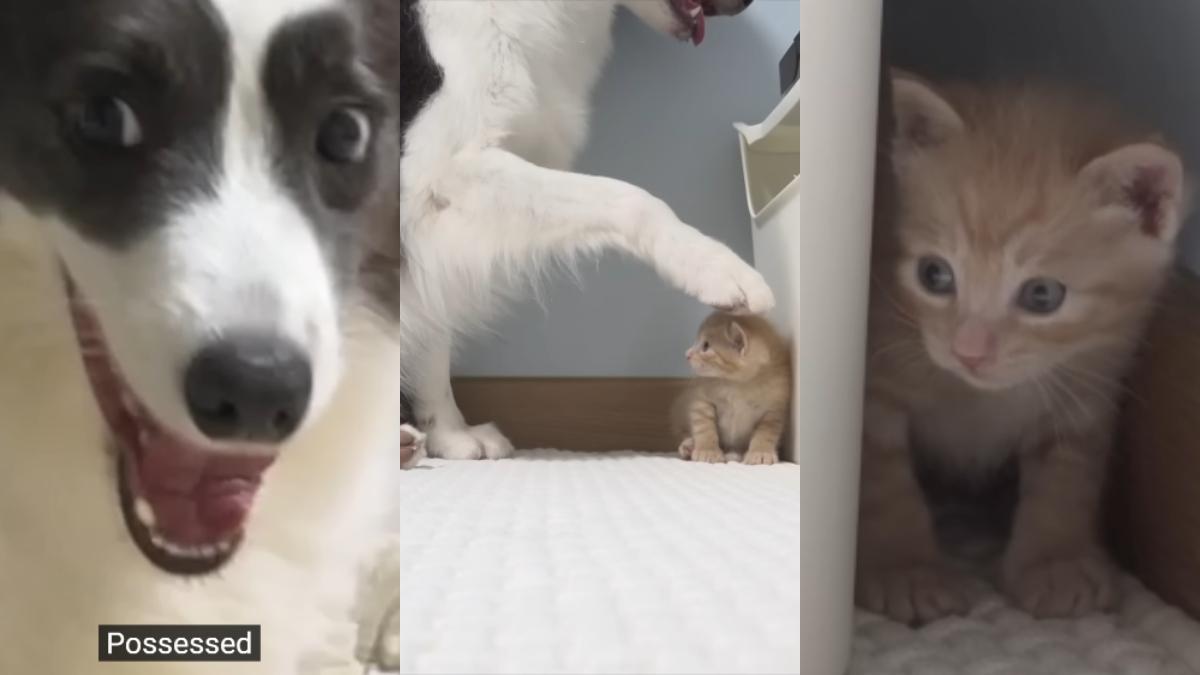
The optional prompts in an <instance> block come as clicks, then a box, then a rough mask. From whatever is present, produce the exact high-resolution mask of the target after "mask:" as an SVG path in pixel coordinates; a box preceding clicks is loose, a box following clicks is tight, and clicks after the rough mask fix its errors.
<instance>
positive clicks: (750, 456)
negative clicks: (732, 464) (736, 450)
mask: <svg viewBox="0 0 1200 675" xmlns="http://www.w3.org/2000/svg"><path fill="white" fill-rule="evenodd" d="M778 461H779V453H777V452H775V451H774V450H750V451H749V452H747V453H746V456H745V457H742V464H775V463H776V462H778Z"/></svg>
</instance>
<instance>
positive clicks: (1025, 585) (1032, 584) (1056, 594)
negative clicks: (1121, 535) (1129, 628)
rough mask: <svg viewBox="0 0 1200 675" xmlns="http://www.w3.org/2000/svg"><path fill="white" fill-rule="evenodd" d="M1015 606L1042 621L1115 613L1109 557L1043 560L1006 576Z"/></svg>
mask: <svg viewBox="0 0 1200 675" xmlns="http://www.w3.org/2000/svg"><path fill="white" fill-rule="evenodd" d="M1004 586H1005V591H1006V593H1007V594H1008V596H1009V597H1010V598H1011V599H1012V600H1013V602H1014V603H1016V605H1017V606H1018V607H1020V608H1021V609H1023V610H1025V611H1026V612H1028V613H1029V614H1030V615H1032V616H1034V617H1037V618H1039V619H1049V618H1063V617H1079V616H1083V615H1085V614H1090V613H1092V612H1096V611H1103V610H1107V609H1111V608H1112V606H1113V601H1114V599H1115V598H1114V596H1115V588H1116V582H1115V573H1114V571H1113V568H1112V565H1111V563H1109V561H1108V559H1107V557H1106V556H1105V555H1104V554H1102V553H1099V552H1090V553H1085V554H1083V555H1080V556H1078V557H1063V558H1054V559H1050V560H1043V561H1040V562H1037V563H1033V564H1030V565H1026V566H1025V567H1023V568H1021V569H1019V571H1017V572H1015V573H1013V574H1006V575H1005V584H1004Z"/></svg>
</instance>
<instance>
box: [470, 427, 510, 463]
mask: <svg viewBox="0 0 1200 675" xmlns="http://www.w3.org/2000/svg"><path fill="white" fill-rule="evenodd" d="M468 431H469V432H470V433H471V435H472V436H473V437H474V438H475V440H477V441H479V444H480V445H481V446H482V447H483V456H484V457H486V458H488V459H506V458H508V457H512V455H513V451H514V448H513V444H512V441H510V440H508V438H506V437H505V436H504V434H502V433H500V429H499V428H497V427H496V425H495V424H492V423H490V422H489V423H487V424H479V425H476V426H473V427H471V428H470V429H469V430H468Z"/></svg>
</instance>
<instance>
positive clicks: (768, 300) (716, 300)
mask: <svg viewBox="0 0 1200 675" xmlns="http://www.w3.org/2000/svg"><path fill="white" fill-rule="evenodd" d="M700 273H701V274H703V275H704V278H703V280H702V281H701V282H700V283H699V285H698V287H697V291H696V297H697V298H698V299H699V300H700V302H703V303H704V304H706V305H709V306H711V307H714V308H716V309H719V310H721V311H724V312H730V313H732V314H762V313H764V312H766V311H768V310H770V309H771V308H772V307H774V306H775V294H774V293H772V292H771V287H770V286H768V285H767V282H766V281H765V280H764V279H763V278H762V275H761V274H759V273H758V270H756V269H754V268H753V267H751V266H750V265H747V264H746V262H745V261H743V260H742V259H741V258H738V257H737V255H735V254H734V253H733V252H732V251H729V250H728V249H726V250H723V251H722V252H721V255H720V256H719V258H717V259H715V260H714V261H713V262H712V263H711V264H709V265H701V266H700Z"/></svg>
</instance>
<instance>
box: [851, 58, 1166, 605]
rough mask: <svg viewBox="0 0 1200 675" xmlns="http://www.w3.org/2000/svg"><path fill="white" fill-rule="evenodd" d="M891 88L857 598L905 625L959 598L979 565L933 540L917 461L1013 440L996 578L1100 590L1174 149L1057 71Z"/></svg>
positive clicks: (1110, 588)
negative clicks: (1070, 86) (1124, 381)
mask: <svg viewBox="0 0 1200 675" xmlns="http://www.w3.org/2000/svg"><path fill="white" fill-rule="evenodd" d="M891 85H892V89H893V91H892V96H891V99H890V100H891V102H892V105H893V108H894V124H895V130H894V131H893V133H892V135H891V159H892V162H893V169H894V181H895V182H894V183H893V184H891V185H890V186H887V185H885V186H884V188H885V191H886V189H887V188H888V187H891V188H893V189H894V198H895V202H896V204H895V206H896V208H895V211H894V212H893V214H892V217H891V218H889V217H886V216H885V217H884V218H882V219H881V221H882V222H881V223H880V225H879V226H878V227H877V237H876V243H875V260H874V263H873V283H872V288H873V290H872V296H873V297H872V306H871V321H870V325H871V328H870V340H869V343H870V352H869V361H868V382H867V392H866V408H865V420H864V424H865V427H864V438H863V470H862V472H863V473H862V481H863V482H862V497H861V508H860V517H861V524H860V529H859V563H858V588H857V600H858V603H859V604H860V605H861V606H863V607H865V608H866V609H869V610H872V611H876V612H881V613H885V614H887V615H890V616H891V617H893V618H895V619H898V620H901V621H927V620H932V619H935V618H938V617H940V616H943V615H946V614H950V613H957V612H963V611H965V610H966V609H967V608H968V605H969V602H970V596H971V591H972V588H973V585H974V583H975V582H974V581H973V580H972V579H971V577H970V576H968V575H967V574H966V573H965V572H964V571H962V570H961V569H959V568H958V567H956V565H955V563H954V562H952V561H951V559H950V558H949V557H948V556H947V555H946V554H945V552H943V551H942V550H941V549H940V548H939V544H938V542H937V540H936V538H935V530H934V526H933V520H932V517H931V512H930V509H929V507H928V506H927V502H926V501H925V499H924V498H923V495H922V492H921V489H920V486H919V485H918V481H917V478H916V477H915V475H914V460H919V462H917V463H918V464H920V465H925V464H931V465H935V466H936V467H937V468H938V469H939V470H940V471H942V472H944V473H949V474H952V475H955V476H957V477H958V478H960V479H962V480H963V481H966V482H971V481H976V482H978V481H982V480H985V479H986V477H987V476H988V474H989V473H990V472H993V471H996V470H998V469H999V468H1001V467H1002V466H1003V465H1004V464H1006V463H1008V462H1011V461H1012V460H1013V459H1014V458H1015V461H1016V466H1017V467H1018V470H1019V474H1020V477H1019V490H1018V492H1017V497H1016V499H1017V505H1016V510H1015V513H1014V514H1013V518H1012V532H1011V536H1010V539H1009V541H1008V544H1007V548H1006V549H1005V550H1004V552H1003V554H1002V555H1001V556H1000V559H999V560H998V561H996V562H997V563H998V567H997V570H996V571H997V573H998V581H999V584H1000V586H1001V588H1002V590H1003V591H1005V592H1006V593H1007V594H1008V595H1009V596H1010V597H1011V598H1012V599H1013V600H1014V601H1015V602H1016V603H1017V605H1018V606H1020V607H1022V608H1024V609H1025V610H1027V611H1029V612H1031V613H1033V614H1034V615H1037V616H1071V615H1079V614H1083V613H1086V612H1089V611H1092V610H1095V609H1101V608H1105V607H1108V606H1109V605H1110V603H1111V602H1112V600H1113V593H1114V580H1113V571H1112V567H1111V563H1110V562H1109V558H1108V556H1107V554H1106V553H1105V552H1104V551H1103V549H1102V547H1101V544H1100V540H1099V534H1100V522H1099V517H1100V511H1099V506H1100V493H1101V489H1102V485H1103V482H1104V476H1105V469H1106V463H1107V460H1108V454H1109V448H1110V445H1111V442H1112V435H1113V424H1114V412H1115V408H1116V405H1117V399H1118V397H1119V395H1120V393H1121V384H1120V380H1121V378H1122V376H1123V375H1124V373H1125V371H1126V369H1127V367H1128V365H1129V363H1130V360H1131V356H1132V352H1133V350H1134V347H1135V345H1136V343H1137V342H1138V341H1139V339H1140V337H1141V334H1142V331H1143V328H1144V324H1145V321H1146V317H1147V313H1148V312H1149V311H1150V309H1151V307H1152V305H1153V304H1154V302H1155V299H1156V296H1157V294H1158V293H1159V290H1160V287H1161V285H1162V283H1163V281H1164V278H1165V277H1166V275H1167V273H1168V269H1169V267H1170V264H1171V261H1172V258H1173V243H1174V239H1175V235H1176V233H1177V232H1178V231H1179V227H1180V221H1181V212H1182V211H1183V210H1184V201H1185V199H1184V183H1183V168H1182V166H1181V163H1180V160H1179V157H1178V156H1177V155H1176V154H1175V153H1174V152H1173V151H1171V150H1170V149H1168V148H1167V147H1165V146H1164V145H1163V144H1161V143H1160V142H1159V141H1157V140H1155V139H1154V137H1153V135H1151V134H1149V133H1146V132H1144V131H1143V130H1139V129H1137V128H1136V127H1133V126H1130V125H1129V124H1128V123H1127V122H1126V121H1124V120H1123V119H1121V118H1120V117H1119V116H1118V115H1117V114H1116V113H1115V112H1114V111H1112V110H1111V109H1110V108H1108V107H1106V106H1104V105H1102V104H1100V103H1099V102H1097V101H1094V100H1092V99H1089V98H1087V97H1084V96H1082V95H1080V94H1078V93H1075V92H1068V91H1065V90H1062V89H1059V88H1056V87H1053V86H1048V85H1037V84H1025V85H1011V86H1010V85H993V86H982V87H971V86H966V85H961V86H931V85H928V84H926V83H923V82H922V81H920V80H918V79H916V78H914V77H911V76H908V75H905V74H901V73H893V77H892V82H891ZM885 193H886V192H885ZM889 220H891V221H893V222H890V223H889V222H888V221H889Z"/></svg>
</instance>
